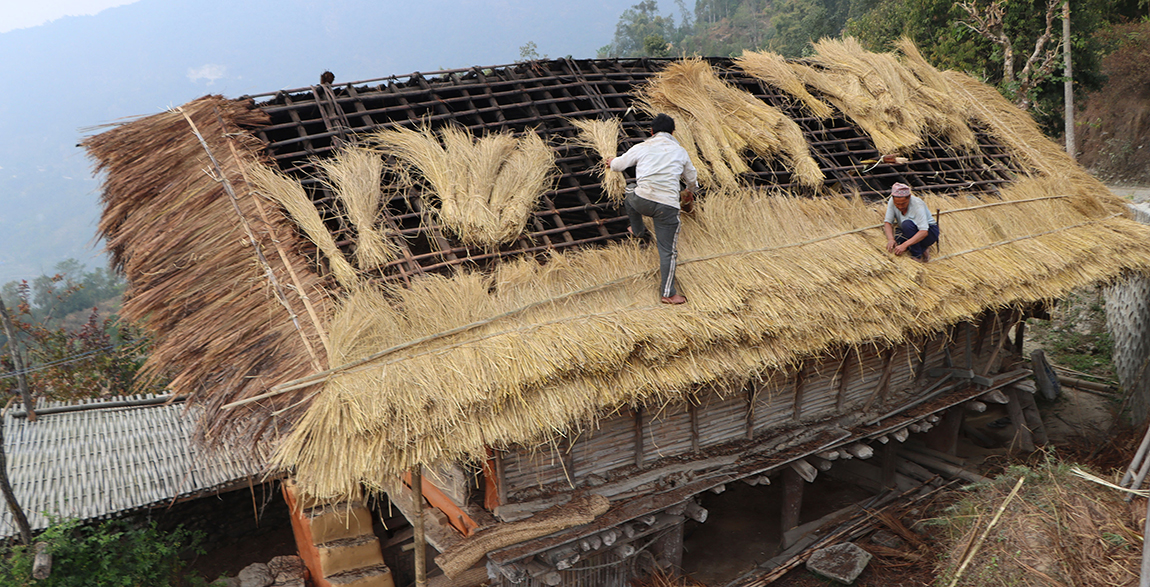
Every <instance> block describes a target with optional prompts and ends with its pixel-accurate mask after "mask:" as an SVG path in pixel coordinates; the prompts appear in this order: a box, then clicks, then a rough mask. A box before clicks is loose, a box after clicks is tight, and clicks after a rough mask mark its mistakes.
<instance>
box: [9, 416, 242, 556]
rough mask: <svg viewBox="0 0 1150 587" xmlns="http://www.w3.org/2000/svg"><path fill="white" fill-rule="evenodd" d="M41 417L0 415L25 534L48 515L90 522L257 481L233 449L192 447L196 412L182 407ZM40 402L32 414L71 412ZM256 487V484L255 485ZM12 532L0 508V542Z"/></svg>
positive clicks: (42, 524)
mask: <svg viewBox="0 0 1150 587" xmlns="http://www.w3.org/2000/svg"><path fill="white" fill-rule="evenodd" d="M152 397H155V396H151V395H148V396H133V397H117V398H110V399H108V400H96V401H89V402H85V404H88V405H85V408H89V407H90V409H82V410H78V411H71V412H67V413H56V414H47V415H41V416H40V417H39V418H38V419H37V421H36V422H29V421H28V420H27V418H23V417H15V416H14V415H13V413H14V411H13V410H8V411H7V412H5V414H4V450H5V451H6V454H7V458H8V476H9V479H10V481H11V483H12V489H13V491H14V492H15V494H16V498H17V500H19V502H20V505H21V506H22V507H23V508H24V512H25V514H26V515H27V516H28V522H29V523H30V524H31V526H32V529H33V530H36V529H41V528H46V527H47V526H48V523H49V517H50V516H56V517H66V518H79V519H81V520H91V519H98V518H104V517H108V516H111V515H113V514H116V513H119V512H125V511H129V510H134V509H139V508H143V507H147V506H151V505H154V504H160V503H164V502H169V501H172V500H174V499H179V498H186V497H190V496H195V495H198V494H203V493H209V492H212V491H213V490H216V489H220V488H222V487H225V486H228V485H232V484H234V483H235V482H236V481H240V480H244V479H247V478H249V477H253V476H257V475H260V474H261V472H262V470H263V467H262V465H261V463H260V462H258V461H257V460H256V459H254V458H252V456H251V455H249V454H246V453H243V452H240V451H231V452H229V451H226V450H205V449H203V448H201V447H198V446H196V443H194V442H193V441H192V435H193V434H194V430H195V422H196V419H197V417H198V415H199V412H200V410H199V409H198V408H196V407H194V406H192V407H189V406H185V405H184V404H161V405H149V406H140V407H115V406H107V405H104V404H109V403H111V402H114V401H124V400H132V399H146V398H152ZM72 405H78V404H67V403H61V402H40V403H39V407H38V409H46V408H55V407H63V406H72ZM257 482H259V480H258V479H257ZM16 533H17V530H16V527H15V524H14V523H13V521H12V514H11V512H9V511H8V508H7V507H0V536H11V535H14V534H16Z"/></svg>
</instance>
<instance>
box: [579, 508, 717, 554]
mask: <svg viewBox="0 0 1150 587" xmlns="http://www.w3.org/2000/svg"><path fill="white" fill-rule="evenodd" d="M706 511H707V510H703V512H704V513H703V521H706V519H707V514H706ZM599 538H600V541H601V542H602V543H603V546H611V545H612V544H615V541H616V540H618V539H619V532H618V530H615V529H614V528H612V529H610V530H604V531H602V532H600V533H599Z"/></svg>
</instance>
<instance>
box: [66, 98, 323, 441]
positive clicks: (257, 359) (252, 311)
mask: <svg viewBox="0 0 1150 587" xmlns="http://www.w3.org/2000/svg"><path fill="white" fill-rule="evenodd" d="M182 110H183V112H184V113H186V114H187V115H188V116H189V117H190V118H191V120H193V121H194V123H195V125H196V126H197V127H198V128H199V130H200V132H201V133H202V136H203V137H204V140H205V141H206V142H207V144H208V146H209V148H210V149H211V151H212V152H213V154H214V155H215V157H216V159H217V160H218V161H220V166H221V168H222V170H223V174H224V177H225V178H226V179H227V180H228V181H229V182H230V184H231V185H232V186H234V188H235V190H234V191H235V193H236V195H237V197H236V200H235V202H233V201H232V200H231V198H230V197H229V195H228V194H227V193H226V190H225V189H224V186H223V185H222V184H221V183H219V182H217V181H215V180H214V179H213V178H212V177H210V176H209V175H208V174H206V173H204V170H205V169H206V168H210V167H209V159H208V156H207V154H206V153H205V150H204V148H203V146H202V145H201V144H200V142H199V141H198V140H197V138H196V136H195V135H193V133H192V128H191V126H190V125H189V123H188V121H187V119H185V118H184V116H183V114H181V113H179V112H165V113H162V114H156V115H153V116H148V117H146V118H142V119H138V120H134V121H130V122H126V123H124V124H121V125H118V126H116V127H115V128H113V129H111V130H109V131H106V132H104V133H102V134H100V135H97V136H94V137H90V138H88V139H86V140H85V141H84V146H85V147H86V148H87V149H88V151H89V153H90V154H91V155H92V156H93V157H94V158H96V159H97V161H98V164H97V169H98V170H102V171H104V172H106V174H107V175H106V178H105V180H104V186H103V187H104V192H103V205H104V215H103V217H102V219H101V221H100V227H99V229H100V233H101V235H102V236H103V237H104V238H105V239H106V241H107V246H108V249H109V250H110V251H111V253H112V258H113V262H114V263H115V265H116V266H117V268H118V269H119V270H121V271H123V273H124V274H125V275H126V277H127V278H128V283H129V288H128V291H127V292H126V295H125V296H124V298H125V299H124V306H123V310H122V315H123V316H124V317H125V318H127V319H129V320H138V321H141V322H142V323H143V324H145V325H146V326H147V328H148V329H149V330H150V331H151V332H153V333H155V335H156V339H155V343H154V346H153V348H152V352H151V355H150V356H149V357H148V360H147V363H146V364H145V366H144V372H145V373H146V374H147V375H148V376H151V377H169V376H170V377H171V382H170V387H171V389H173V390H177V391H179V392H181V393H189V394H191V395H192V399H193V400H196V401H199V402H201V403H202V404H204V405H205V407H207V408H208V410H209V411H214V410H218V408H219V407H220V406H222V405H223V404H226V403H228V402H230V401H233V400H235V399H239V398H243V397H248V396H251V395H255V394H258V393H261V392H262V391H264V390H266V389H267V386H268V385H269V384H271V383H274V382H273V381H270V380H269V379H268V375H267V370H266V368H265V367H266V366H267V365H277V366H278V370H277V371H276V372H275V376H277V377H292V376H302V375H305V374H307V373H310V372H313V371H314V370H315V369H317V367H318V368H322V367H323V366H325V365H326V363H327V357H326V354H325V350H324V346H325V345H324V344H323V329H322V324H321V323H320V321H321V320H322V318H321V317H322V316H326V315H327V314H328V311H329V310H328V309H327V306H326V304H327V300H328V296H327V294H326V293H325V290H324V287H323V285H324V284H323V283H322V282H321V281H320V280H319V278H318V277H317V276H316V274H315V272H314V271H313V270H312V269H311V268H310V266H309V263H308V261H307V259H306V257H304V256H302V255H300V254H298V252H297V248H298V247H299V246H300V245H301V244H302V243H300V242H299V238H298V237H297V236H296V233H295V230H294V229H293V227H292V223H291V221H290V220H288V219H287V218H286V217H285V216H284V215H283V214H282V213H281V212H280V211H279V210H278V208H275V207H274V206H270V205H268V204H267V203H266V202H261V200H260V199H259V198H257V197H255V196H254V194H253V193H252V192H251V191H250V190H249V189H247V186H246V183H245V180H244V175H243V174H244V172H245V170H247V169H252V168H254V167H255V166H256V165H257V161H256V160H255V158H254V157H253V156H252V155H251V153H257V152H259V151H260V147H261V146H260V143H259V142H258V141H256V140H255V139H253V138H251V136H250V135H248V134H246V133H245V132H243V131H242V130H241V129H240V127H239V125H246V126H250V125H257V124H260V123H263V122H264V121H265V120H266V116H265V115H264V114H263V113H262V112H260V111H258V110H253V109H251V106H250V103H248V102H239V101H229V100H223V99H222V98H219V97H205V98H201V99H199V100H196V101H194V102H191V103H189V104H187V105H185V106H184V107H183V109H182ZM233 146H234V147H235V149H234V150H233V148H232V147H233ZM237 211H238V214H237ZM249 234H251V235H252V236H254V237H255V239H256V240H257V241H258V247H253V243H252V241H251V240H250V238H249ZM285 261H286V263H285ZM269 271H270V272H271V274H272V275H274V276H275V278H276V279H277V280H278V283H279V284H280V285H281V287H280V288H278V291H279V292H280V293H282V294H283V295H284V296H285V299H286V302H287V303H288V306H289V308H290V309H289V308H285V307H284V306H283V305H282V304H281V303H280V302H278V301H277V299H276V298H277V297H278V296H279V294H277V292H276V291H273V290H275V289H276V288H274V287H273V286H270V285H269V280H268V278H267V275H268V272H269ZM301 294H302V296H301ZM305 302H307V304H308V305H305ZM309 305H310V311H309V309H308V308H309ZM309 355H310V357H309ZM295 400H296V398H295V397H293V396H292V395H284V396H282V397H277V398H275V399H274V400H271V401H269V402H266V403H264V404H263V405H261V406H260V407H259V408H257V407H255V406H249V407H247V408H245V409H244V410H238V411H235V412H232V413H230V414H229V418H227V419H217V420H214V421H211V422H210V423H211V425H212V427H211V428H210V429H208V430H207V432H208V435H209V436H212V435H213V434H214V433H217V432H223V431H224V430H225V429H231V430H233V431H234V429H235V428H240V427H242V423H243V422H245V421H248V417H249V416H259V422H258V423H257V425H256V426H257V428H256V430H255V432H256V433H257V435H258V434H259V433H260V432H261V431H264V428H263V427H266V426H269V425H270V424H272V421H271V420H269V419H265V417H266V415H267V412H268V411H270V410H272V409H275V408H277V407H281V406H283V405H287V404H290V403H291V402H293V401H295ZM302 407H303V406H301V407H300V409H302ZM289 416H290V414H289ZM250 431H251V430H249V432H250Z"/></svg>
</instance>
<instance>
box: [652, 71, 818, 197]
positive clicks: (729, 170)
mask: <svg viewBox="0 0 1150 587" xmlns="http://www.w3.org/2000/svg"><path fill="white" fill-rule="evenodd" d="M638 98H639V100H640V105H641V107H642V108H643V110H645V111H646V112H648V113H649V114H652V115H654V114H657V113H660V112H664V113H667V114H669V115H670V116H671V117H672V118H674V119H675V128H676V134H678V133H679V129H684V130H686V132H687V133H689V135H690V136H691V140H690V141H689V143H691V144H693V147H694V148H689V149H688V153H690V154H691V158H692V161H693V162H694V163H695V167H696V168H699V169H702V168H706V169H707V171H706V173H702V172H701V173H700V178H699V179H700V183H703V184H704V185H706V186H707V187H727V188H734V187H736V186H738V185H739V181H738V177H737V175H738V174H740V173H744V172H746V171H748V170H749V169H750V168H749V167H748V166H747V162H746V161H745V160H744V159H743V152H744V151H747V150H750V151H751V152H753V153H755V154H756V155H758V156H760V157H764V158H773V157H775V156H778V155H781V156H782V157H783V159H784V160H785V161H786V163H787V165H788V166H789V167H790V168H791V170H792V171H793V173H794V175H795V178H796V180H798V182H799V183H801V184H802V185H806V186H811V187H817V186H819V185H822V181H823V173H822V170H820V169H819V167H818V165H817V164H816V163H815V161H814V159H813V158H812V157H811V154H810V148H809V147H808V146H807V142H806V138H805V137H803V133H802V129H800V128H799V126H798V125H797V124H795V122H794V121H793V120H791V119H790V118H788V117H787V116H786V115H784V114H783V113H782V112H781V111H780V110H778V109H777V108H774V107H772V106H770V105H767V104H765V103H763V102H762V101H760V100H758V99H756V98H755V97H754V96H752V95H751V94H749V93H747V92H744V91H742V90H739V89H737V88H735V87H732V86H731V85H730V84H727V83H725V82H723V81H722V80H720V79H719V77H718V75H716V74H715V71H714V69H712V68H711V66H710V65H709V64H708V63H707V62H705V61H703V60H702V59H684V60H682V61H678V62H676V63H673V64H671V65H669V66H667V68H666V69H664V70H663V71H661V72H659V74H658V75H656V76H655V77H654V78H653V79H652V80H651V81H650V82H648V83H647V85H646V86H644V87H643V88H642V89H641V90H640V91H639V93H638ZM684 148H687V145H684Z"/></svg>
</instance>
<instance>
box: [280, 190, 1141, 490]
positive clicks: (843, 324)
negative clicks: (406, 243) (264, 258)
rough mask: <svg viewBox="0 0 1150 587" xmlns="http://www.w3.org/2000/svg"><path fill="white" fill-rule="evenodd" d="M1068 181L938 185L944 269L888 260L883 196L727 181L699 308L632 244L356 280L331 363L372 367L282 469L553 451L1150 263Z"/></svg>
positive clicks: (324, 486) (324, 402)
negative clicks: (801, 363) (610, 417)
mask: <svg viewBox="0 0 1150 587" xmlns="http://www.w3.org/2000/svg"><path fill="white" fill-rule="evenodd" d="M1065 187H1066V186H1065V184H1063V183H1061V182H1058V181H1052V180H1044V179H1033V180H1024V181H1021V182H1019V183H1018V184H1016V185H1015V186H1014V187H1012V188H1011V189H1010V190H1007V191H1006V192H1005V193H1003V194H1002V199H1001V200H1000V199H998V198H997V197H991V198H983V197H980V196H978V195H975V194H969V195H968V197H959V198H952V197H940V196H927V197H926V200H927V203H928V205H929V206H930V207H931V208H932V209H934V208H940V209H941V210H942V214H941V217H940V223H941V225H942V226H943V231H944V232H943V239H942V243H943V248H942V250H941V254H939V255H938V256H937V258H936V260H935V261H932V262H931V263H930V264H928V265H921V264H918V263H916V262H914V261H912V260H910V259H906V258H893V257H891V256H890V255H889V254H888V253H887V252H886V251H885V237H883V236H882V232H881V230H880V229H879V228H878V226H877V224H878V223H879V222H880V221H881V211H882V208H881V206H872V205H867V204H865V203H863V202H861V201H858V200H850V199H841V198H838V199H808V198H796V197H789V196H787V195H785V194H770V193H766V192H759V191H750V190H737V191H731V192H722V193H712V194H711V195H710V196H709V197H708V199H707V201H706V203H705V205H704V206H702V207H701V209H700V210H699V211H697V212H696V214H695V217H694V218H689V219H687V220H686V221H685V225H684V228H683V231H682V236H681V240H680V242H681V243H682V246H681V249H680V255H681V257H680V269H679V274H678V277H679V280H680V284H681V288H682V290H683V291H684V292H685V293H686V294H687V295H688V296H689V297H690V298H691V302H690V303H689V304H687V305H685V306H681V307H677V308H674V309H670V308H668V307H667V306H665V305H662V304H659V303H658V300H657V299H656V298H655V296H654V291H655V286H654V283H655V280H656V279H657V276H656V275H655V270H654V269H653V268H655V267H657V265H658V264H657V262H656V261H657V260H656V258H655V255H656V253H655V252H654V250H653V249H641V248H638V247H636V246H634V245H631V244H619V245H614V246H612V247H609V248H606V249H597V250H584V251H579V252H575V253H570V254H556V255H553V256H552V257H551V258H550V259H549V260H548V262H547V263H545V264H540V263H537V262H535V261H533V260H522V261H518V262H514V263H509V264H506V265H504V266H502V267H501V268H499V269H498V270H497V271H495V272H494V273H492V274H481V273H465V274H460V275H456V276H454V277H451V278H446V277H427V278H425V279H420V280H417V281H415V282H413V284H412V286H411V287H409V288H403V289H394V290H390V291H386V292H383V291H375V290H361V291H357V292H355V293H354V294H352V295H350V296H348V297H347V298H346V299H345V300H344V301H343V303H342V305H341V307H340V309H339V310H338V311H337V312H336V315H335V316H336V317H335V318H334V320H333V322H332V326H331V330H332V345H333V358H334V361H333V362H334V363H335V364H340V363H347V362H350V361H353V360H357V359H364V358H369V360H368V361H367V362H365V363H364V364H361V365H359V366H357V367H355V368H354V369H350V370H346V371H342V372H339V373H337V374H335V375H334V376H332V377H331V378H330V379H328V380H327V382H326V384H325V385H324V388H323V391H322V393H320V394H319V395H318V396H317V398H316V400H315V402H314V403H313V405H312V407H311V409H309V411H308V412H307V414H306V415H305V416H304V417H303V418H302V419H301V420H300V422H299V424H298V425H297V427H296V429H295V430H294V432H293V433H292V434H291V436H290V437H288V438H287V439H286V440H285V442H284V443H283V444H282V445H281V447H280V450H279V452H278V454H277V456H276V459H277V462H278V464H279V465H280V466H282V467H287V468H292V469H294V470H295V471H296V475H297V479H298V481H299V482H300V484H301V485H302V486H304V487H306V488H307V491H309V492H310V493H313V494H317V495H338V494H341V493H343V492H345V491H349V490H350V489H351V488H352V487H354V486H355V485H356V484H357V483H360V482H364V483H367V484H368V485H369V486H376V487H378V486H379V485H380V483H381V480H382V479H387V478H389V477H391V476H393V475H395V474H397V473H398V472H400V471H402V470H404V469H406V468H407V467H410V466H411V465H413V464H415V463H420V462H422V463H437V462H444V461H455V460H461V459H483V458H485V456H486V452H485V451H486V449H487V447H489V446H496V447H501V446H506V445H509V444H512V443H521V444H527V445H531V444H533V443H538V442H544V441H546V440H547V439H548V438H550V437H551V436H552V435H554V434H566V433H575V432H576V431H577V430H578V429H580V428H581V427H584V426H588V425H591V424H592V423H593V422H594V421H595V420H596V419H597V418H599V417H602V416H603V415H605V414H607V413H610V412H612V411H613V410H616V409H618V408H619V407H620V406H623V405H627V404H662V403H665V402H676V401H683V400H684V399H685V398H686V397H687V394H689V393H691V392H692V391H693V390H695V389H697V388H698V387H699V386H705V385H712V384H715V383H718V382H742V381H743V380H745V378H747V377H749V376H753V375H756V374H763V373H769V372H772V371H775V370H782V369H786V368H787V367H788V365H790V364H792V363H794V362H796V361H798V360H799V359H801V358H802V357H804V356H809V355H811V354H814V353H818V352H820V351H822V350H824V349H826V348H827V347H828V346H830V345H832V344H848V345H857V344H868V343H872V342H875V341H902V340H905V339H906V338H907V337H908V336H911V335H917V334H922V333H926V332H929V331H935V330H938V329H942V328H944V327H946V326H948V325H950V324H953V323H955V322H958V321H961V320H965V319H970V318H971V317H973V316H975V315H977V314H979V313H980V312H982V311H983V310H984V309H985V308H990V307H1003V306H1009V305H1012V304H1023V303H1029V302H1033V301H1036V300H1044V299H1050V298H1056V297H1058V296H1060V295H1062V294H1063V293H1065V292H1066V291H1068V290H1069V289H1070V288H1072V287H1075V286H1076V285H1079V284H1083V283H1089V282H1094V281H1097V280H1106V279H1110V278H1113V277H1115V276H1116V275H1118V274H1119V273H1120V272H1122V271H1125V270H1138V271H1143V272H1144V271H1147V270H1150V240H1148V237H1150V230H1148V229H1147V228H1145V227H1143V226H1141V225H1138V224H1136V223H1134V222H1132V221H1129V220H1126V219H1123V218H1121V217H1118V216H1113V215H1111V214H1109V213H1107V210H1106V207H1105V206H1104V205H1102V204H1101V203H1099V202H1097V200H1098V199H1099V198H1098V196H1096V195H1094V194H1092V193H1090V192H1079V193H1075V192H1069V191H1066V189H1065ZM764 227H770V229H769V230H764ZM464 326H466V328H461V327H464ZM452 329H456V330H455V334H452V335H450V336H435V335H436V333H442V332H445V331H448V330H452ZM411 341H418V342H415V343H414V344H412V343H411ZM381 349H397V350H394V351H390V352H383V353H380V351H381ZM733 389H739V386H734V387H733Z"/></svg>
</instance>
